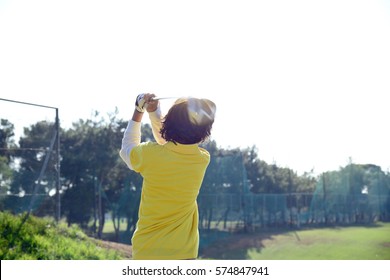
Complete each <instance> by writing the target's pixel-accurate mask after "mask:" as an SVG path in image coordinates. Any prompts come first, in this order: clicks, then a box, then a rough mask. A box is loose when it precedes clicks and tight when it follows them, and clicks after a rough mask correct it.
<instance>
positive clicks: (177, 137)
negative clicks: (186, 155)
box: [160, 98, 216, 144]
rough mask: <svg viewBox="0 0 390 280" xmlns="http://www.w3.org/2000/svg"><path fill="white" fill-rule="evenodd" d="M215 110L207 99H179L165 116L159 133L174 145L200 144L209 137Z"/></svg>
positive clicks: (213, 105) (212, 103)
mask: <svg viewBox="0 0 390 280" xmlns="http://www.w3.org/2000/svg"><path fill="white" fill-rule="evenodd" d="M215 110H216V106H215V104H214V102H212V101H210V100H208V99H198V98H180V99H178V100H176V102H175V104H174V105H173V106H172V107H171V108H170V110H169V111H168V114H167V115H166V116H165V118H164V121H163V123H162V128H161V130H160V133H161V135H162V137H163V138H164V139H165V140H166V141H171V142H173V143H175V144H176V143H179V144H196V143H201V142H203V141H205V140H206V139H207V138H208V137H209V136H210V133H211V128H212V125H213V123H214V115H215Z"/></svg>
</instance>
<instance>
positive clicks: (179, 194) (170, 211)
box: [130, 142, 210, 260]
mask: <svg viewBox="0 0 390 280" xmlns="http://www.w3.org/2000/svg"><path fill="white" fill-rule="evenodd" d="M209 162H210V154H209V153H208V152H207V151H206V150H205V149H203V148H200V147H198V145H197V144H194V145H181V144H177V145H175V144H174V143H172V142H168V143H166V144H164V145H159V144H156V143H152V142H148V143H141V144H139V145H137V146H135V147H134V148H133V149H132V150H131V153H130V163H131V165H132V169H133V170H134V171H136V172H139V173H140V174H141V175H142V177H143V178H144V181H143V186H142V194H141V203H140V208H139V220H138V223H137V228H136V231H135V233H134V235H133V237H132V244H133V259H155V260H156V259H191V258H196V257H197V255H198V247H199V233H198V206H197V203H196V198H197V196H198V193H199V189H200V187H201V184H202V181H203V177H204V174H205V171H206V168H207V166H208V164H209Z"/></svg>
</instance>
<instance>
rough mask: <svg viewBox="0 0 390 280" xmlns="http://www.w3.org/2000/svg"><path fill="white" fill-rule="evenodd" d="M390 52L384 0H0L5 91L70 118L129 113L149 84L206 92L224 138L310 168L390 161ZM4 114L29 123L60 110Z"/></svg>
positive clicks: (0, 93)
mask: <svg viewBox="0 0 390 280" xmlns="http://www.w3.org/2000/svg"><path fill="white" fill-rule="evenodd" d="M389 50H390V1H385V0H366V1H359V0H350V1H344V0H335V1H333V0H326V1H325V0H324V1H313V0H307V1H303V0H295V1H292V0H286V1H277V0H269V1H261V0H253V1H249V0H235V1H233V0H219V1H216V0H196V1H183V0H176V1H172V0H164V1H161V0H153V1H148V0H143V1H129V0H124V1H117V0H110V1H96V0H91V1H85V0H67V1H53V0H47V1H42V0H36V1H30V0H25V1H22V0H21V1H17V0H8V1H7V0H5V1H4V0H0V98H6V99H14V100H19V101H24V102H32V103H38V104H44V105H49V106H54V107H59V112H60V119H61V125H62V126H63V127H69V126H70V125H71V123H72V122H73V121H77V120H78V119H79V118H89V117H91V115H92V112H93V111H94V110H97V111H100V112H101V113H103V115H105V114H106V113H108V112H113V111H114V110H115V107H118V109H119V112H120V116H121V117H123V118H126V119H127V118H130V115H131V112H132V110H133V103H134V99H135V96H136V95H137V94H138V93H141V92H153V93H155V94H157V95H159V96H188V95H191V96H199V97H207V98H209V99H211V100H213V101H214V102H215V103H216V104H217V106H218V111H217V119H216V122H215V125H214V130H213V139H214V140H216V141H217V143H218V144H219V145H220V146H221V147H230V148H235V147H248V146H251V145H256V146H257V148H258V153H259V156H260V158H261V159H263V160H265V161H267V162H268V163H276V164H277V165H279V166H281V167H290V168H292V169H293V170H296V171H297V172H298V173H302V172H304V171H310V170H311V169H312V168H314V172H315V173H320V172H323V171H328V170H336V169H338V168H339V167H340V166H345V165H346V164H347V163H348V161H349V158H350V157H351V158H352V161H353V162H355V163H373V164H377V165H380V166H382V168H383V170H385V171H386V170H389V168H390V159H389V143H390V132H389V131H390V130H389V119H390V116H389V105H388V104H389V103H388V102H387V96H389V93H390V51H389ZM169 104H170V103H163V104H162V107H163V110H166V109H167V108H168V106H169ZM0 112H1V113H0V117H1V118H7V119H9V120H10V121H11V122H14V123H15V124H16V125H17V127H18V129H21V127H23V126H24V125H26V124H29V123H34V122H36V121H38V120H42V119H45V118H46V119H50V120H52V119H53V118H54V110H50V109H37V108H31V107H30V108H28V106H21V105H14V104H12V103H8V102H2V101H0ZM118 145H119V143H118ZM63 148H66V147H63Z"/></svg>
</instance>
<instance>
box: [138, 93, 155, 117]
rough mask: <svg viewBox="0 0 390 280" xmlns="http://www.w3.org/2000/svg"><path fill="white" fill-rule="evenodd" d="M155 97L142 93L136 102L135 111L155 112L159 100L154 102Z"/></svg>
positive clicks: (151, 94)
mask: <svg viewBox="0 0 390 280" xmlns="http://www.w3.org/2000/svg"><path fill="white" fill-rule="evenodd" d="M153 97H156V95H155V94H153V93H141V94H139V95H138V96H137V98H136V100H135V109H136V110H137V111H138V112H140V113H144V112H145V110H146V111H148V112H154V111H156V110H157V107H158V104H159V102H158V100H153Z"/></svg>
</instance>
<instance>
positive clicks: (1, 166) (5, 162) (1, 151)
mask: <svg viewBox="0 0 390 280" xmlns="http://www.w3.org/2000/svg"><path fill="white" fill-rule="evenodd" d="M14 135H15V134H14V125H13V124H12V123H10V122H9V121H8V120H5V119H1V120H0V209H3V208H4V206H5V205H4V201H5V199H6V195H7V193H8V191H10V188H11V186H10V184H11V181H12V176H13V171H12V169H11V166H10V165H11V163H12V152H11V151H12V149H13V148H15V144H14V141H13V137H14Z"/></svg>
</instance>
